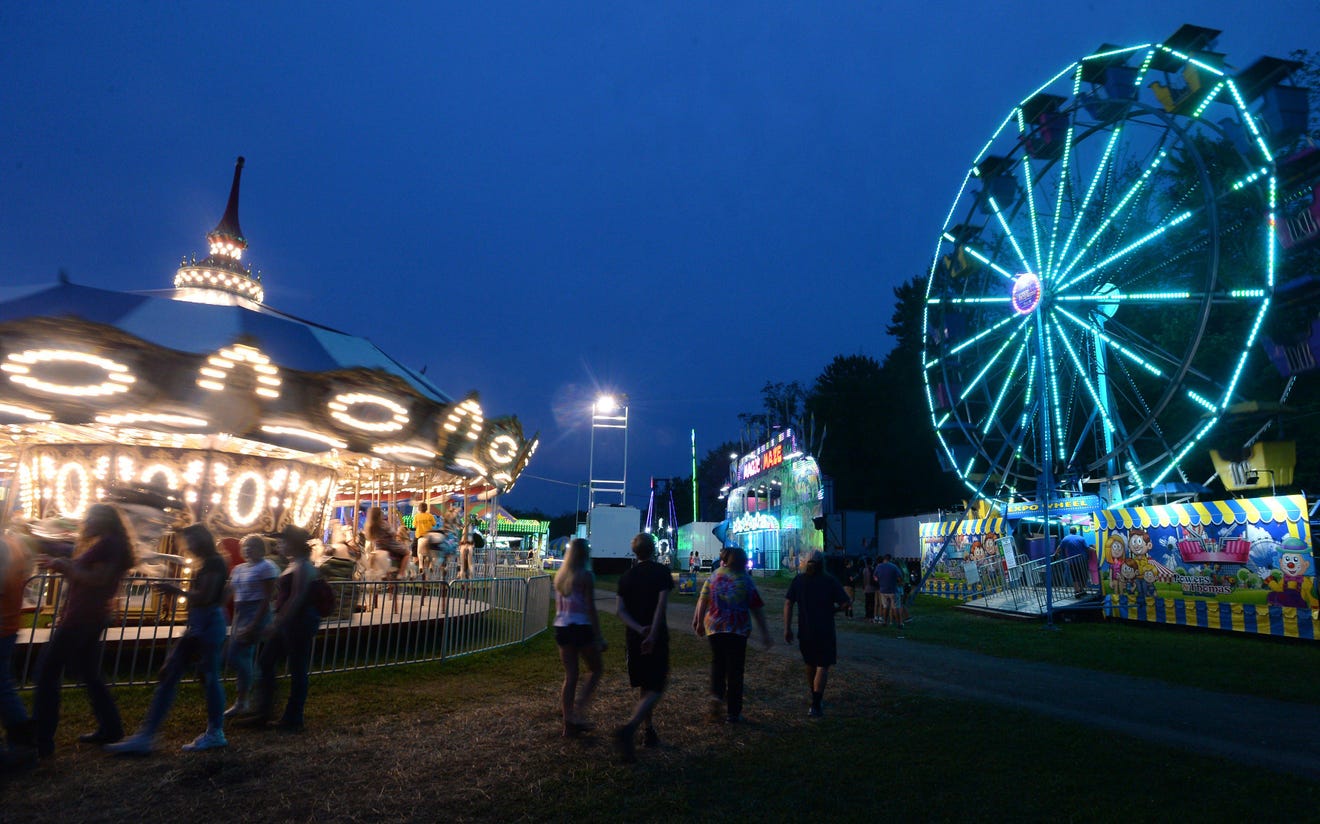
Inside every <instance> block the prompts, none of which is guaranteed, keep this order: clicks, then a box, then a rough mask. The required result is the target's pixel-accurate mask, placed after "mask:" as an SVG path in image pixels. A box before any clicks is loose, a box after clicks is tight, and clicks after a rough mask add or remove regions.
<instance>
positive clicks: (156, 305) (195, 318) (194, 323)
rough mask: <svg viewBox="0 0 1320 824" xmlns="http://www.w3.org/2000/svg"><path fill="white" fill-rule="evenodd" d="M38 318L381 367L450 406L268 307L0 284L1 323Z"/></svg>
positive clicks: (201, 345)
mask: <svg viewBox="0 0 1320 824" xmlns="http://www.w3.org/2000/svg"><path fill="white" fill-rule="evenodd" d="M33 317H47V318H78V319H81V320H84V321H88V322H91V323H96V324H101V325H104V326H111V327H114V328H115V329H118V330H119V331H121V332H125V333H127V334H129V335H132V336H134V337H136V338H140V339H141V340H144V341H147V342H149V343H154V344H156V345H157V346H161V347H164V348H166V349H173V350H175V351H177V352H189V353H192V354H196V355H209V354H212V353H214V352H217V351H219V350H220V349H221V348H223V347H226V346H228V345H229V344H231V343H233V342H235V341H238V340H246V341H248V342H250V343H251V345H253V346H255V347H256V348H257V349H259V350H261V352H263V353H264V354H265V355H266V356H267V357H269V358H270V359H271V360H272V361H273V362H275V363H277V364H279V365H280V366H281V367H283V368H286V369H296V370H298V371H300V372H333V371H336V370H340V369H355V368H365V369H377V370H381V371H383V372H387V373H389V374H391V375H394V376H396V377H398V378H400V379H402V380H403V381H404V382H405V383H407V384H408V385H409V386H410V387H411V388H412V389H413V390H414V391H416V392H417V394H419V395H421V396H423V397H425V398H429V399H430V400H433V401H436V402H437V403H450V402H452V398H450V397H449V396H448V395H446V394H445V393H444V392H442V391H440V390H439V389H437V388H436V387H435V385H434V384H432V383H431V382H430V381H428V380H427V379H426V378H425V377H423V376H422V375H421V374H419V373H417V372H415V371H414V370H412V369H409V368H408V367H406V366H404V365H403V364H401V363H399V362H398V361H396V360H394V358H391V357H390V356H389V355H387V354H385V353H384V352H382V351H381V350H380V349H379V348H378V347H377V346H376V345H375V344H374V343H372V342H371V341H369V340H367V339H366V338H359V337H354V336H353V335H348V334H345V333H343V332H339V331H336V330H334V329H331V328H329V327H327V326H322V325H320V324H317V323H313V322H311V321H308V320H303V319H301V318H296V317H294V316H293V315H286V314H285V313H283V312H280V311H278V310H275V309H272V308H270V307H269V306H266V305H264V304H258V303H250V302H244V303H243V304H242V305H239V304H233V305H223V304H221V305H217V304H210V303H194V302H191V301H188V300H179V299H177V298H176V296H175V292H174V291H173V290H167V291H164V292H159V293H140V292H115V291H111V290H109V289H97V288H94V287H91V286H80V285H77V284H73V283H69V282H67V281H60V282H57V283H47V284H44V285H39V286H17V287H13V286H11V287H0V324H4V323H7V322H10V321H16V320H22V319H26V318H33Z"/></svg>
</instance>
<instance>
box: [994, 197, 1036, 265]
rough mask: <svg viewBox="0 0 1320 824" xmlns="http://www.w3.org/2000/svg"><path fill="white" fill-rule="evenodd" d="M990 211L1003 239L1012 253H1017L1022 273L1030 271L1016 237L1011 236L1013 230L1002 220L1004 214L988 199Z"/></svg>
mask: <svg viewBox="0 0 1320 824" xmlns="http://www.w3.org/2000/svg"><path fill="white" fill-rule="evenodd" d="M990 210H991V211H992V212H993V213H994V215H995V219H996V220H998V221H999V225H1000V226H1001V227H1002V228H1003V230H1004V237H1006V238H1008V242H1009V244H1010V245H1012V247H1013V251H1014V252H1016V253H1017V256H1018V262H1019V263H1021V264H1022V271H1024V272H1030V271H1032V269H1031V264H1030V263H1027V256H1026V255H1025V254H1023V252H1022V247H1021V246H1020V245H1018V240H1017V236H1016V235H1015V234H1013V230H1012V229H1010V228H1009V226H1008V221H1007V220H1005V219H1004V212H1003V211H1002V210H1001V209H1000V208H999V203H998V202H996V201H995V199H994V198H993V197H992V198H990Z"/></svg>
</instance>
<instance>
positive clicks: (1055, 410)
mask: <svg viewBox="0 0 1320 824" xmlns="http://www.w3.org/2000/svg"><path fill="white" fill-rule="evenodd" d="M1040 333H1041V336H1042V338H1043V340H1044V342H1045V377H1046V380H1045V383H1044V385H1043V386H1042V387H1041V394H1042V395H1043V396H1044V399H1045V400H1046V402H1047V403H1046V406H1047V407H1048V408H1047V409H1045V410H1044V411H1043V413H1042V414H1043V415H1049V416H1051V417H1052V418H1053V422H1054V427H1053V433H1052V434H1053V435H1054V437H1053V439H1052V441H1051V442H1052V443H1053V445H1054V451H1053V452H1052V453H1051V454H1052V455H1057V456H1058V459H1059V460H1063V458H1064V450H1063V412H1062V410H1061V409H1060V408H1059V406H1060V401H1059V370H1058V368H1057V365H1058V360H1057V359H1056V358H1055V357H1054V336H1052V335H1050V334H1049V333H1048V330H1046V329H1041V330H1040Z"/></svg>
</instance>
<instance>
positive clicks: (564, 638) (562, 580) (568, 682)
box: [554, 538, 605, 738]
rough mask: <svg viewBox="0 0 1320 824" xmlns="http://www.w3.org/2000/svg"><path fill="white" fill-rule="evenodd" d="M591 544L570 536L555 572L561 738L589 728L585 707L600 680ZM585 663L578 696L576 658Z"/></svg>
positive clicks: (602, 643) (600, 643)
mask: <svg viewBox="0 0 1320 824" xmlns="http://www.w3.org/2000/svg"><path fill="white" fill-rule="evenodd" d="M590 558H591V547H590V545H589V544H588V543H587V540H586V539H585V538H574V539H573V540H571V541H569V543H568V551H567V552H565V553H564V563H563V566H561V567H559V571H558V572H556V573H555V622H554V624H555V643H557V644H558V645H559V660H560V661H562V662H563V664H564V686H563V688H562V689H561V690H560V692H559V702H560V709H561V712H562V714H563V718H564V737H565V738H574V737H576V736H577V735H579V734H581V733H582V732H583V731H585V730H587V729H589V728H590V727H589V725H588V724H587V722H586V713H587V707H588V705H589V704H590V703H591V696H592V694H593V693H595V691H596V685H597V684H598V683H600V670H601V660H600V654H601V653H602V652H604V651H605V638H604V636H602V635H601V634H600V616H599V615H597V614H596V579H595V576H594V575H593V574H592V572H591V570H590V569H588V566H587V565H588V562H589V560H590ZM579 659H580V660H582V661H585V662H586V665H587V679H586V681H585V682H584V683H583V684H582V693H581V695H578V661H579Z"/></svg>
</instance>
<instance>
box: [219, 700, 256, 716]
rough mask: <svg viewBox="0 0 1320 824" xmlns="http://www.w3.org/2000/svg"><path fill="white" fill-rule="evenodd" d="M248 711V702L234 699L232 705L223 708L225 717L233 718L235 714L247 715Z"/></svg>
mask: <svg viewBox="0 0 1320 824" xmlns="http://www.w3.org/2000/svg"><path fill="white" fill-rule="evenodd" d="M248 712H250V710H249V709H248V702H246V701H235V702H234V706H232V707H230V708H229V709H227V710H225V718H233V717H234V716H236V715H247V714H248Z"/></svg>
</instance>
